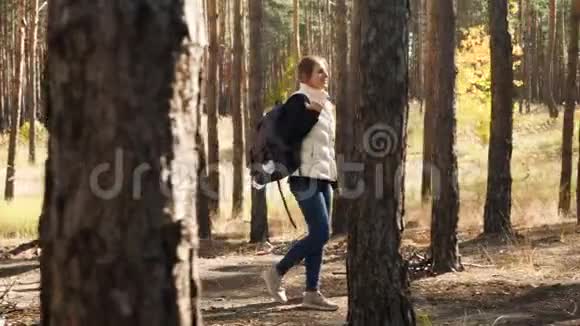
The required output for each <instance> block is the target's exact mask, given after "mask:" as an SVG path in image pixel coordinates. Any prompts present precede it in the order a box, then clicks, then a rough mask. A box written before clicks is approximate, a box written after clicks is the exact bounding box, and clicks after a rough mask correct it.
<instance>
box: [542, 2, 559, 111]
mask: <svg viewBox="0 0 580 326" xmlns="http://www.w3.org/2000/svg"><path fill="white" fill-rule="evenodd" d="M549 7H550V8H549V11H550V13H549V23H548V49H547V53H546V61H545V63H546V65H545V67H546V73H545V74H544V76H545V77H546V84H544V87H543V89H544V92H546V93H545V95H544V98H545V100H546V102H547V104H548V108H549V110H550V116H551V117H552V118H557V117H558V107H557V106H556V101H555V100H554V92H553V89H554V87H553V86H552V85H553V83H554V82H553V79H554V75H553V74H554V61H555V60H554V59H555V53H556V0H550V6H549Z"/></svg>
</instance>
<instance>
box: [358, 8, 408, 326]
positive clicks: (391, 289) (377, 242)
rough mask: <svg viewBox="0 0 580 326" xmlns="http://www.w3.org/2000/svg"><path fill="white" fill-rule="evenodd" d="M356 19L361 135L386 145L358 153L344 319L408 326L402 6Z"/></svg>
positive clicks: (405, 48)
mask: <svg viewBox="0 0 580 326" xmlns="http://www.w3.org/2000/svg"><path fill="white" fill-rule="evenodd" d="M360 12H361V24H362V27H361V31H362V32H361V56H360V60H359V61H358V62H357V63H355V64H356V65H358V66H359V69H360V70H361V76H362V85H361V90H362V102H361V104H362V108H361V112H360V114H361V121H362V127H363V128H364V130H366V131H367V133H368V136H369V137H372V138H375V137H377V136H378V137H379V138H381V137H383V136H385V135H389V136H387V137H390V138H389V140H390V142H388V143H383V144H384V145H385V146H378V147H375V146H373V145H372V144H371V143H372V140H373V139H371V138H369V141H370V142H369V144H367V145H370V146H372V148H371V147H370V146H367V145H365V147H368V148H367V150H365V151H363V150H362V149H360V155H361V157H362V163H363V165H364V167H365V169H364V172H362V173H361V178H362V180H363V181H364V185H365V187H366V188H365V191H364V192H363V194H362V196H361V198H358V200H357V208H358V209H359V212H360V214H361V216H364V218H352V219H350V225H349V238H348V257H347V266H348V288H349V291H348V292H349V293H348V294H349V304H348V317H347V319H348V324H349V325H415V314H414V312H413V307H412V304H411V301H410V299H409V298H410V296H409V290H408V286H409V284H408V278H407V266H406V265H405V263H404V262H403V260H402V258H401V255H400V253H399V247H400V244H401V232H402V229H403V211H404V209H403V207H404V201H405V197H404V182H402V180H404V179H405V178H404V177H405V149H406V137H405V133H406V127H407V120H408V103H407V101H408V97H407V91H408V60H409V59H408V45H409V39H408V19H409V6H408V1H407V0H396V1H361V3H360ZM385 22H386V23H385ZM378 35H381V37H376V36H378ZM371 128H372V129H371ZM369 130H371V132H368V131H369ZM372 130H374V131H376V132H372ZM391 136H392V137H391ZM377 172H378V175H377V174H376V173H377Z"/></svg>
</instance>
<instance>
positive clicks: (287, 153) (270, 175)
mask: <svg viewBox="0 0 580 326" xmlns="http://www.w3.org/2000/svg"><path fill="white" fill-rule="evenodd" d="M284 116H285V110H284V104H277V105H275V106H274V107H273V108H272V110H270V112H268V113H266V114H265V115H264V116H263V117H262V118H261V119H260V121H259V123H258V125H257V126H256V130H255V134H254V141H253V142H252V146H251V147H250V151H249V165H250V166H249V167H250V176H251V179H252V186H253V187H254V188H256V189H261V188H263V187H264V186H266V184H268V183H270V182H274V181H276V182H277V183H278V190H279V191H280V195H281V196H282V200H283V202H284V207H285V208H286V212H287V213H288V218H289V219H290V222H291V223H292V225H293V226H294V228H296V224H295V223H294V221H293V220H292V216H291V215H290V211H289V209H288V206H287V203H286V199H285V198H284V194H283V193H282V187H281V185H280V180H282V179H284V178H285V177H287V176H289V175H291V174H292V173H294V171H296V170H297V169H298V168H299V167H300V150H299V147H297V145H296V144H289V143H288V141H287V139H286V138H287V137H285V135H284V134H283V132H282V131H283V130H288V128H284V127H283V123H284Z"/></svg>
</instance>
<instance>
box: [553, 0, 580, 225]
mask: <svg viewBox="0 0 580 326" xmlns="http://www.w3.org/2000/svg"><path fill="white" fill-rule="evenodd" d="M575 4H577V5H578V9H579V10H580V0H572V1H571V2H570V17H569V20H568V21H569V24H570V26H569V30H568V33H569V39H568V75H567V79H566V108H565V111H564V124H563V126H562V173H561V176H560V198H559V200H558V209H559V210H560V213H561V214H563V215H568V214H569V213H570V201H571V200H570V188H571V186H570V184H571V179H572V138H573V137H574V108H575V105H576V97H577V91H576V89H577V86H576V85H577V83H578V82H577V77H576V75H577V69H578V15H580V12H579V13H578V14H575V11H574V10H575ZM579 218H580V217H579Z"/></svg>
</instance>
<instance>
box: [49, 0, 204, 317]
mask: <svg viewBox="0 0 580 326" xmlns="http://www.w3.org/2000/svg"><path fill="white" fill-rule="evenodd" d="M130 3H131V5H129V6H120V5H119V4H118V3H117V2H115V1H101V2H99V3H98V4H97V3H95V2H69V1H62V0H51V1H50V2H49V10H50V12H49V17H51V20H50V22H49V28H48V33H49V37H48V40H49V51H50V53H51V54H50V57H49V69H50V71H51V74H50V77H49V78H50V81H49V83H50V89H51V92H50V100H49V107H50V111H51V112H50V114H51V117H50V124H49V130H50V135H51V138H50V144H51V146H50V151H49V159H48V164H47V173H46V175H47V178H46V187H45V189H46V193H45V203H44V205H43V207H44V212H43V214H42V217H41V223H40V225H41V226H40V243H41V247H42V257H41V282H42V290H41V311H42V321H41V323H42V325H46V326H52V325H86V326H92V325H95V326H97V325H99V326H100V325H151V326H153V325H159V326H161V325H163V326H170V325H176V326H177V325H188V326H191V325H199V324H201V321H200V318H199V315H200V312H199V309H198V296H199V291H198V285H197V280H196V275H197V270H196V254H197V252H196V247H197V244H196V242H197V239H196V236H195V232H194V230H195V209H194V203H193V198H195V189H196V187H195V183H196V182H197V180H196V178H195V177H193V178H179V177H178V176H176V174H175V173H176V172H178V171H180V170H181V169H182V168H183V167H187V168H190V169H194V170H195V168H196V166H197V157H196V155H195V151H194V147H195V145H196V144H195V142H194V139H195V138H194V133H195V132H196V129H197V128H198V127H199V124H198V122H197V121H196V115H195V110H196V108H197V106H198V105H199V100H198V99H199V97H198V92H199V85H198V80H199V79H198V76H199V69H200V66H201V57H202V54H203V47H204V46H205V44H204V43H205V30H204V26H203V18H202V17H203V13H202V8H203V7H202V6H201V5H200V1H190V2H189V5H187V7H186V5H185V4H184V3H183V2H180V1H168V2H166V3H165V5H164V6H161V7H160V6H159V5H158V4H157V3H153V2H150V1H143V0H132V1H130ZM135 8H139V10H135ZM104 13H107V15H108V17H110V18H111V19H112V21H111V22H107V23H106V24H105V23H103V22H102V17H103V14H104ZM144 13H146V14H144ZM65 16H66V17H65ZM65 18H66V19H65ZM121 18H122V19H123V22H132V23H131V24H124V23H123V22H122V21H121ZM188 27H189V35H190V37H188ZM111 35H114V36H115V37H113V38H111ZM159 35H164V36H166V37H159ZM71 37H72V39H76V40H84V42H81V43H78V42H66V41H65V40H70V39H71ZM111 49H114V51H112V50H111ZM152 78H154V80H155V81H156V82H155V83H151V82H150V81H151V80H153V79H152ZM112 170H114V171H112ZM176 185H179V186H176ZM192 195H193V196H192ZM104 312H106V313H104Z"/></svg>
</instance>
